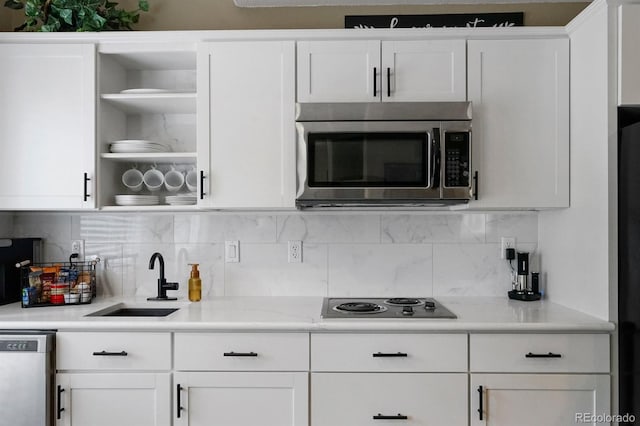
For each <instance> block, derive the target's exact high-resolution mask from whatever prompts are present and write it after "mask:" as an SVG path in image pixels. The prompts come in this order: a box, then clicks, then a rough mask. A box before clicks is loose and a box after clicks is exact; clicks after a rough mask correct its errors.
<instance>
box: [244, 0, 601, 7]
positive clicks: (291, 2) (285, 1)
mask: <svg viewBox="0 0 640 426" xmlns="http://www.w3.org/2000/svg"><path fill="white" fill-rule="evenodd" d="M566 1H567V0H233V2H234V3H235V4H236V6H238V7H278V6H376V5H405V4H408V5H416V4H422V5H429V4H490V3H501V4H506V3H556V2H566ZM572 1H585V2H586V1H590V0H572Z"/></svg>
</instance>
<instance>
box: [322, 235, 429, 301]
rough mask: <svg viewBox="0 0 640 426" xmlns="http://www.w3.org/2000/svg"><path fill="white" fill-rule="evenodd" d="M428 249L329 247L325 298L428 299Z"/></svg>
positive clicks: (369, 246) (360, 246)
mask: <svg viewBox="0 0 640 426" xmlns="http://www.w3.org/2000/svg"><path fill="white" fill-rule="evenodd" d="M431 271H432V252H431V246H430V245H426V246H424V245H409V244H406V245H359V244H349V245H346V244H345V245H331V246H330V247H329V295H330V296H333V297H353V296H360V297H361V296H365V295H368V296H394V295H398V294H402V295H410V296H411V295H413V296H417V295H422V296H431V294H432V289H431V284H432V280H431V275H432V274H431Z"/></svg>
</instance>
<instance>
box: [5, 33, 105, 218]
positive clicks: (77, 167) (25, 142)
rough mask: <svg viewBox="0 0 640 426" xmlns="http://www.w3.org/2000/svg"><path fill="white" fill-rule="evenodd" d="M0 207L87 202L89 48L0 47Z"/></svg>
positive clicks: (91, 104)
mask: <svg viewBox="0 0 640 426" xmlns="http://www.w3.org/2000/svg"><path fill="white" fill-rule="evenodd" d="M0 63H1V64H2V66H0V100H1V101H0V209H12V210H13V209H31V210H36V209H86V208H93V207H95V205H96V201H95V189H94V188H95V173H94V172H95V166H94V164H95V160H94V153H95V93H96V87H95V84H96V82H95V47H94V45H93V44H64V45H63V44H39V45H34V44H0Z"/></svg>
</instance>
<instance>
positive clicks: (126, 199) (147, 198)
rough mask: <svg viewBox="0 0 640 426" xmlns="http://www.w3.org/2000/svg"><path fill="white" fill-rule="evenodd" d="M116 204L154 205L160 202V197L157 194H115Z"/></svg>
mask: <svg viewBox="0 0 640 426" xmlns="http://www.w3.org/2000/svg"><path fill="white" fill-rule="evenodd" d="M115 201H116V205H118V206H155V205H158V204H160V197H158V196H157V195H126V194H124V195H116V196H115Z"/></svg>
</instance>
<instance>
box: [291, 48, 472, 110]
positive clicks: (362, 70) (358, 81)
mask: <svg viewBox="0 0 640 426" xmlns="http://www.w3.org/2000/svg"><path fill="white" fill-rule="evenodd" d="M465 77H466V71H465V41H464V40H420V41H382V42H381V41H379V40H338V41H300V42H298V102H379V101H383V102H400V101H403V102H406V101H464V100H466V79H465Z"/></svg>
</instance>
